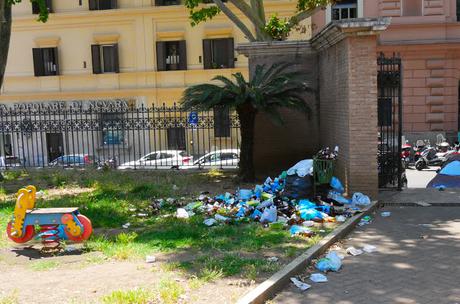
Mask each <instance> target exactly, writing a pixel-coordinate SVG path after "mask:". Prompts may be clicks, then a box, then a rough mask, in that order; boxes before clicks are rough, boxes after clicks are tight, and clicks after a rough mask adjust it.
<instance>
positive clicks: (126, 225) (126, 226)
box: [121, 223, 131, 229]
mask: <svg viewBox="0 0 460 304" xmlns="http://www.w3.org/2000/svg"><path fill="white" fill-rule="evenodd" d="M129 226H131V223H126V224H123V225H121V227H123V228H124V229H128V228H129Z"/></svg>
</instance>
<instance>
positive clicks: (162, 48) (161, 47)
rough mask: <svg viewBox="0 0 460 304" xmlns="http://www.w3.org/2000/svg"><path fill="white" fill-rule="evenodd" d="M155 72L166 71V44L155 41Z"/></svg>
mask: <svg viewBox="0 0 460 304" xmlns="http://www.w3.org/2000/svg"><path fill="white" fill-rule="evenodd" d="M181 61H182V58H181ZM157 71H166V42H164V41H157Z"/></svg>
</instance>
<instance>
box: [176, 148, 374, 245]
mask: <svg viewBox="0 0 460 304" xmlns="http://www.w3.org/2000/svg"><path fill="white" fill-rule="evenodd" d="M326 152H327V153H326ZM321 153H322V155H323V157H327V158H328V159H330V157H335V156H334V155H336V152H335V151H334V152H329V151H323V152H321ZM312 169H313V160H311V159H308V160H303V161H300V162H299V163H297V164H296V165H295V166H293V167H292V168H290V169H289V170H287V171H285V172H282V173H281V174H280V175H279V176H278V177H275V178H271V177H267V179H266V180H265V182H264V183H263V184H262V185H256V186H255V187H254V188H253V189H237V190H236V192H235V193H229V192H227V193H223V194H220V195H217V196H215V197H211V196H210V195H209V193H202V194H201V195H200V196H199V197H198V198H197V199H196V200H195V201H194V202H191V203H189V204H188V205H186V206H185V207H183V208H179V209H177V212H176V217H177V218H189V217H191V216H193V215H195V214H202V215H205V217H206V219H205V220H204V224H205V225H207V226H213V225H217V224H222V223H225V224H231V223H237V222H249V221H254V222H260V223H261V224H262V225H264V226H267V227H271V228H273V227H275V228H280V229H284V228H287V227H289V230H290V232H291V235H293V236H294V235H301V236H307V237H308V236H312V235H313V231H312V230H311V229H310V228H309V227H311V226H314V223H315V222H319V223H324V222H344V221H346V219H347V218H348V217H351V216H353V215H355V214H356V213H358V212H360V211H361V209H362V207H363V206H366V205H369V204H370V199H369V197H367V196H366V195H364V194H362V193H354V194H353V196H352V197H351V198H346V197H344V196H343V194H344V187H343V185H342V183H341V182H340V180H339V179H338V178H336V177H333V178H332V180H331V182H330V185H329V187H328V188H329V189H330V190H329V191H328V192H327V193H326V195H318V196H316V197H313V195H312V193H307V192H308V191H309V190H310V188H312V182H311V179H312ZM306 189H307V190H306ZM302 192H303V193H302ZM299 193H300V195H299Z"/></svg>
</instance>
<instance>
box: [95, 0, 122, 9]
mask: <svg viewBox="0 0 460 304" xmlns="http://www.w3.org/2000/svg"><path fill="white" fill-rule="evenodd" d="M116 8H117V0H89V10H90V11H101V10H109V9H116Z"/></svg>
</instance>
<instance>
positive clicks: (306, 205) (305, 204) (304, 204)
mask: <svg viewBox="0 0 460 304" xmlns="http://www.w3.org/2000/svg"><path fill="white" fill-rule="evenodd" d="M315 207H316V204H315V203H312V202H311V201H309V200H307V199H303V200H300V201H299V209H313V208H315Z"/></svg>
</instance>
